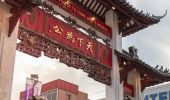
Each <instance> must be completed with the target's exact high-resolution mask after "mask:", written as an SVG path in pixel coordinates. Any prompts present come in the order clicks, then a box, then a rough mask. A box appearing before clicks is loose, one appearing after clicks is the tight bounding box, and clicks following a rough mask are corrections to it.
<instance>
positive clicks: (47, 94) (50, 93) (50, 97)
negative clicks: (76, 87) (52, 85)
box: [42, 89, 57, 100]
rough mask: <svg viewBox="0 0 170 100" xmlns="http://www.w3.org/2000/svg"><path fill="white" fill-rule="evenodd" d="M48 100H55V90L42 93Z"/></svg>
mask: <svg viewBox="0 0 170 100" xmlns="http://www.w3.org/2000/svg"><path fill="white" fill-rule="evenodd" d="M42 95H43V96H45V97H46V98H47V99H48V100H57V89H54V90H49V91H47V92H44V93H42Z"/></svg>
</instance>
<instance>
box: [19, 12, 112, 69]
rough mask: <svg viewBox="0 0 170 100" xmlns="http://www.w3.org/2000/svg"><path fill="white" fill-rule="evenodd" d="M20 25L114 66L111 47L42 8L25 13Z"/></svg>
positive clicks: (93, 58)
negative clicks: (28, 13) (29, 13)
mask: <svg viewBox="0 0 170 100" xmlns="http://www.w3.org/2000/svg"><path fill="white" fill-rule="evenodd" d="M20 26H22V27H25V28H27V29H29V30H30V31H33V32H35V33H36V34H39V35H41V36H46V37H47V38H48V39H51V40H53V41H55V42H57V43H58V44H60V45H63V46H65V47H66V48H69V49H71V50H73V51H75V52H77V53H79V54H81V55H83V56H85V57H88V58H90V59H92V60H95V61H97V62H99V63H101V64H103V65H105V66H107V67H112V50H111V48H109V47H107V46H105V45H103V44H101V43H99V42H98V41H96V40H95V39H93V38H91V37H89V36H88V35H86V34H84V33H82V32H80V31H78V30H77V29H76V28H73V27H71V26H70V25H69V24H67V23H64V22H63V21H60V20H59V19H57V18H55V17H53V16H51V15H48V14H46V13H45V12H44V11H42V10H40V9H35V10H34V12H33V13H32V14H31V15H27V14H25V15H23V16H22V17H21V18H20Z"/></svg>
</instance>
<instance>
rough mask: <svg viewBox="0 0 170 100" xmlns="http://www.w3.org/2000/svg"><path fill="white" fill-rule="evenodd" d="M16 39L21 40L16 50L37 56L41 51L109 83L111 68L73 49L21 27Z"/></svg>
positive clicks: (97, 79)
mask: <svg viewBox="0 0 170 100" xmlns="http://www.w3.org/2000/svg"><path fill="white" fill-rule="evenodd" d="M18 39H19V40H21V42H19V43H18V44H17V50H18V51H21V52H24V53H26V54H29V55H32V56H34V57H37V58H38V57H40V56H41V52H42V51H43V52H44V55H45V56H47V57H50V58H55V59H59V61H60V62H62V63H64V64H66V65H67V66H69V67H74V68H76V69H82V70H83V71H84V72H86V73H88V76H89V77H91V78H93V79H94V80H96V81H99V82H101V83H104V84H106V85H111V69H110V68H107V67H105V66H104V65H102V64H100V63H98V62H95V61H93V60H91V59H88V58H86V57H84V56H82V55H80V54H77V53H75V52H74V51H73V50H70V49H68V48H66V47H64V46H62V45H59V44H57V43H55V42H52V41H51V40H49V39H47V38H45V37H43V36H40V35H37V34H35V33H33V32H31V31H28V30H26V29H25V28H22V27H20V28H19V33H18Z"/></svg>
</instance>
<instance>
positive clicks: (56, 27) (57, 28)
mask: <svg viewBox="0 0 170 100" xmlns="http://www.w3.org/2000/svg"><path fill="white" fill-rule="evenodd" d="M53 29H54V32H55V33H59V34H60V35H61V33H62V32H63V29H62V28H60V27H58V26H57V25H56V26H54V27H53Z"/></svg>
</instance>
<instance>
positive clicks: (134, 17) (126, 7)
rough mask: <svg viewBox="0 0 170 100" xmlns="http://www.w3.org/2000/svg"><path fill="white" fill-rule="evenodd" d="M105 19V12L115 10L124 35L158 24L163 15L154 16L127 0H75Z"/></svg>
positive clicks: (120, 29) (120, 30)
mask: <svg viewBox="0 0 170 100" xmlns="http://www.w3.org/2000/svg"><path fill="white" fill-rule="evenodd" d="M73 1H75V2H78V3H79V4H81V5H82V6H84V7H85V8H87V9H88V11H90V12H92V13H93V14H94V15H96V16H97V17H98V18H100V19H101V20H103V21H104V19H105V13H106V12H107V11H108V10H110V9H112V10H115V11H116V12H117V14H118V18H119V32H120V33H122V35H123V37H125V36H127V35H130V34H133V33H135V32H137V31H139V30H142V29H144V28H146V27H148V26H150V25H153V24H156V23H158V22H159V21H160V19H161V18H163V17H164V16H165V15H166V13H167V12H166V13H165V14H164V15H163V16H154V15H151V14H150V13H143V11H139V10H138V9H135V8H134V7H133V6H132V5H130V4H129V3H128V2H127V1H126V0H73Z"/></svg>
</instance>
